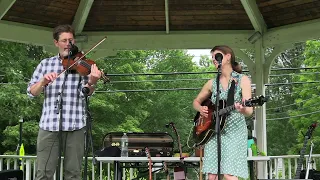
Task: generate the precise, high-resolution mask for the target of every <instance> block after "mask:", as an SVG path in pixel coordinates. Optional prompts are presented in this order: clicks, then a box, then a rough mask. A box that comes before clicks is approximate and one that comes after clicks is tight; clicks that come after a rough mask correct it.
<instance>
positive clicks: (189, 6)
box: [1, 0, 320, 32]
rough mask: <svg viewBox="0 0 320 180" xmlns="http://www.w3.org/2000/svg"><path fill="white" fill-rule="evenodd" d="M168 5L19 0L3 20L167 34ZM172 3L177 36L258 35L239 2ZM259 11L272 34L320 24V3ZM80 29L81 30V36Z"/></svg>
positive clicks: (297, 0) (281, 2) (264, 2)
mask: <svg viewBox="0 0 320 180" xmlns="http://www.w3.org/2000/svg"><path fill="white" fill-rule="evenodd" d="M5 1H6V0H5ZM5 1H4V2H5ZM1 2H3V0H2V1H1ZM165 2H166V1H165V0H95V1H93V0H85V1H83V2H80V0H51V1H49V0H45V1H44V0H16V1H15V2H14V3H13V4H12V6H11V7H10V8H8V11H7V12H5V13H4V12H2V13H3V18H2V20H5V21H10V22H18V23H23V24H31V25H37V26H42V27H49V28H53V27H55V26H56V25H59V24H74V25H75V24H77V23H75V21H77V20H78V21H83V25H84V27H83V31H84V32H86V31H165V30H166V10H165V9H166V5H165ZM167 2H168V6H167V7H168V19H169V29H170V30H172V31H179V30H183V31H184V30H253V29H254V27H253V25H252V23H251V21H250V19H249V17H248V15H247V13H246V10H245V8H244V6H243V4H242V3H241V1H240V0H220V1H213V0H168V1H167ZM257 5H258V8H259V10H260V12H261V15H262V18H263V19H264V21H265V23H266V26H267V28H274V27H279V26H283V25H288V24H293V23H297V22H302V21H307V20H312V19H317V18H320V1H318V0H257ZM77 11H79V12H77ZM77 13H78V14H77ZM85 13H88V16H87V18H85V17H82V18H79V16H85V15H84V14H85ZM79 14H80V15H79ZM81 29H82V28H80V27H78V30H80V32H82V30H81Z"/></svg>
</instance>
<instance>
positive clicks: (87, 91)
mask: <svg viewBox="0 0 320 180" xmlns="http://www.w3.org/2000/svg"><path fill="white" fill-rule="evenodd" d="M89 92H90V89H89V88H88V87H83V88H82V93H83V94H84V95H86V96H87V95H88V94H89Z"/></svg>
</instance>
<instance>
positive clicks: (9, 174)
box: [0, 170, 23, 180]
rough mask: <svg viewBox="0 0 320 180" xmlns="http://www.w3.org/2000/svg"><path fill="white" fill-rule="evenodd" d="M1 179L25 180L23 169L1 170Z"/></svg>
mask: <svg viewBox="0 0 320 180" xmlns="http://www.w3.org/2000/svg"><path fill="white" fill-rule="evenodd" d="M0 179H1V180H23V171H22V170H3V171H0Z"/></svg>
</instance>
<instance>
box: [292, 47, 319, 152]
mask: <svg viewBox="0 0 320 180" xmlns="http://www.w3.org/2000/svg"><path fill="white" fill-rule="evenodd" d="M304 56H305V61H304V65H305V66H306V67H320V61H319V59H320V41H307V43H306V48H305V51H304ZM318 71H319V70H318V69H310V70H308V71H307V72H306V71H305V70H300V74H299V76H297V77H296V80H297V81H299V82H317V81H319V74H318V73H319V72H318ZM293 90H294V92H295V93H294V99H295V107H294V108H293V109H291V110H290V112H289V114H290V116H291V118H290V122H291V124H292V125H293V127H294V128H295V130H296V131H297V132H299V133H298V134H297V135H298V137H297V141H298V142H299V144H297V145H296V146H294V148H292V150H291V152H292V153H299V151H300V149H301V148H302V145H303V142H304V139H305V137H304V135H305V134H306V133H307V132H308V127H309V126H311V124H313V123H318V122H319V119H320V111H319V101H320V98H319V90H320V87H319V83H305V84H301V85H299V86H295V88H294V89H293ZM300 132H301V133H300ZM312 135H313V143H314V144H317V143H319V141H320V138H319V135H320V131H319V129H318V128H316V129H315V131H314V132H313V134H312ZM308 143H310V140H308ZM309 147H310V146H308V148H309ZM319 150H320V147H318V146H315V147H314V153H316V152H319Z"/></svg>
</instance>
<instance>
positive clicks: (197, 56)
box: [187, 49, 211, 64]
mask: <svg viewBox="0 0 320 180" xmlns="http://www.w3.org/2000/svg"><path fill="white" fill-rule="evenodd" d="M210 50H211V49H188V51H187V53H188V54H190V55H193V56H194V58H193V59H192V60H193V61H194V62H196V63H197V64H198V62H199V60H200V56H201V55H206V56H208V57H210Z"/></svg>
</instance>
